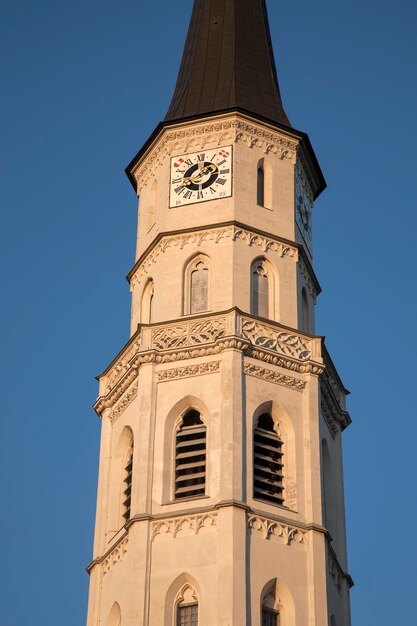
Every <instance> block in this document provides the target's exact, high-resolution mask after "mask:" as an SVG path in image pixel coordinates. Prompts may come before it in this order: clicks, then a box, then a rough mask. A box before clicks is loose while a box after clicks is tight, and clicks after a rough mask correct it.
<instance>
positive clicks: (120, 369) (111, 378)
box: [107, 337, 140, 389]
mask: <svg viewBox="0 0 417 626" xmlns="http://www.w3.org/2000/svg"><path fill="white" fill-rule="evenodd" d="M139 349H140V337H139V338H138V339H136V340H135V341H134V342H133V343H132V345H131V346H129V348H128V349H127V350H126V352H124V353H123V356H122V357H121V358H120V360H118V361H117V363H115V364H114V365H113V367H112V368H111V371H110V373H109V375H108V377H107V388H108V389H111V388H112V387H114V385H115V384H116V382H117V381H119V380H120V379H121V378H122V377H123V375H124V374H126V372H127V371H128V370H129V361H130V359H131V358H132V357H133V355H134V354H136V352H138V350H139Z"/></svg>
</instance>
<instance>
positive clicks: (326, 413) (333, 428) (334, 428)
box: [320, 398, 339, 439]
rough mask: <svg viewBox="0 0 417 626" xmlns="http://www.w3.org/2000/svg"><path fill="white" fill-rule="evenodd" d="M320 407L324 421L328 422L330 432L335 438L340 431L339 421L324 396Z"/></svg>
mask: <svg viewBox="0 0 417 626" xmlns="http://www.w3.org/2000/svg"><path fill="white" fill-rule="evenodd" d="M320 408H321V414H322V415H323V418H324V421H325V422H326V424H327V427H328V429H329V430H330V434H331V435H332V437H333V439H334V438H335V437H336V435H337V433H338V432H339V425H338V422H337V420H336V419H335V418H334V417H333V415H332V412H331V411H330V409H329V407H328V405H327V404H326V402H325V400H324V399H323V398H322V399H321V405H320Z"/></svg>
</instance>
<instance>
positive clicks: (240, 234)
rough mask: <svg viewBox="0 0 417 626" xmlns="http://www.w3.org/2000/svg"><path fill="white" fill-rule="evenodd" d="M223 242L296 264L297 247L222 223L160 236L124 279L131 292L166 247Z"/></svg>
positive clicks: (236, 225) (196, 245) (237, 226)
mask: <svg viewBox="0 0 417 626" xmlns="http://www.w3.org/2000/svg"><path fill="white" fill-rule="evenodd" d="M222 239H230V240H231V241H240V242H242V243H244V244H246V245H248V246H256V247H258V248H260V249H261V250H262V252H268V251H272V252H276V253H277V254H278V255H279V256H280V257H281V258H282V257H289V258H292V259H294V261H298V258H299V247H298V246H297V245H295V244H291V243H290V242H288V241H286V240H283V239H280V238H279V237H273V236H272V235H267V234H265V233H261V232H259V231H256V230H255V229H251V228H248V227H246V226H243V225H239V224H237V223H232V224H230V223H229V224H223V225H220V226H219V225H213V226H207V227H204V228H200V229H193V230H191V231H184V232H176V233H170V234H165V235H164V234H163V235H162V236H161V237H160V239H159V240H158V241H157V242H156V243H155V244H153V245H151V247H150V248H149V249H148V250H147V251H146V252H145V254H143V255H142V257H141V258H140V259H139V261H138V262H137V263H136V264H135V266H134V267H133V269H132V270H131V271H130V272H129V274H128V276H127V278H128V280H129V282H130V285H131V289H133V287H134V286H135V285H136V284H137V283H138V282H139V281H140V280H141V278H142V277H143V275H144V274H148V273H149V270H150V267H151V266H152V265H153V264H154V263H155V262H156V260H157V258H158V257H159V256H160V255H161V254H163V253H164V252H165V251H166V250H167V249H168V248H172V247H177V248H181V249H182V248H184V247H185V246H187V245H193V246H194V247H200V246H201V245H202V244H203V243H206V242H212V243H219V241H221V240H222ZM306 272H307V270H306Z"/></svg>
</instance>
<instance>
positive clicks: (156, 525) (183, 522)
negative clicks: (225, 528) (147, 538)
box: [151, 512, 217, 541]
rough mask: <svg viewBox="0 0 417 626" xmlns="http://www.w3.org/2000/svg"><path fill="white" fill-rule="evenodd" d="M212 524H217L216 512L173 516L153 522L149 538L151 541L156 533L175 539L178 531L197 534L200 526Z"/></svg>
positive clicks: (207, 526)
mask: <svg viewBox="0 0 417 626" xmlns="http://www.w3.org/2000/svg"><path fill="white" fill-rule="evenodd" d="M213 526H217V512H212V513H203V514H201V515H188V516H186V517H175V518H171V519H167V520H163V521H160V522H153V523H152V537H151V540H152V541H153V540H154V539H155V537H157V536H158V535H159V536H163V535H170V536H171V537H172V539H175V537H176V536H177V535H178V534H179V533H185V534H189V535H190V534H192V535H198V534H199V532H200V531H201V529H202V528H211V527H213Z"/></svg>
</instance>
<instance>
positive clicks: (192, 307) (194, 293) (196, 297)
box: [184, 254, 210, 315]
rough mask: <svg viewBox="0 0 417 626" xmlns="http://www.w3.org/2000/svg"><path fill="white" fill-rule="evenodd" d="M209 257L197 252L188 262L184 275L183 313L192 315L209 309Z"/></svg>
mask: <svg viewBox="0 0 417 626" xmlns="http://www.w3.org/2000/svg"><path fill="white" fill-rule="evenodd" d="M209 291H210V271H209V259H208V258H207V257H206V256H204V255H201V254H199V255H198V256H197V257H195V258H194V259H193V260H192V261H191V263H189V264H188V266H187V267H186V270H185V276H184V314H185V315H193V314H196V313H204V312H205V311H208V310H209V297H210V294H209Z"/></svg>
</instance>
